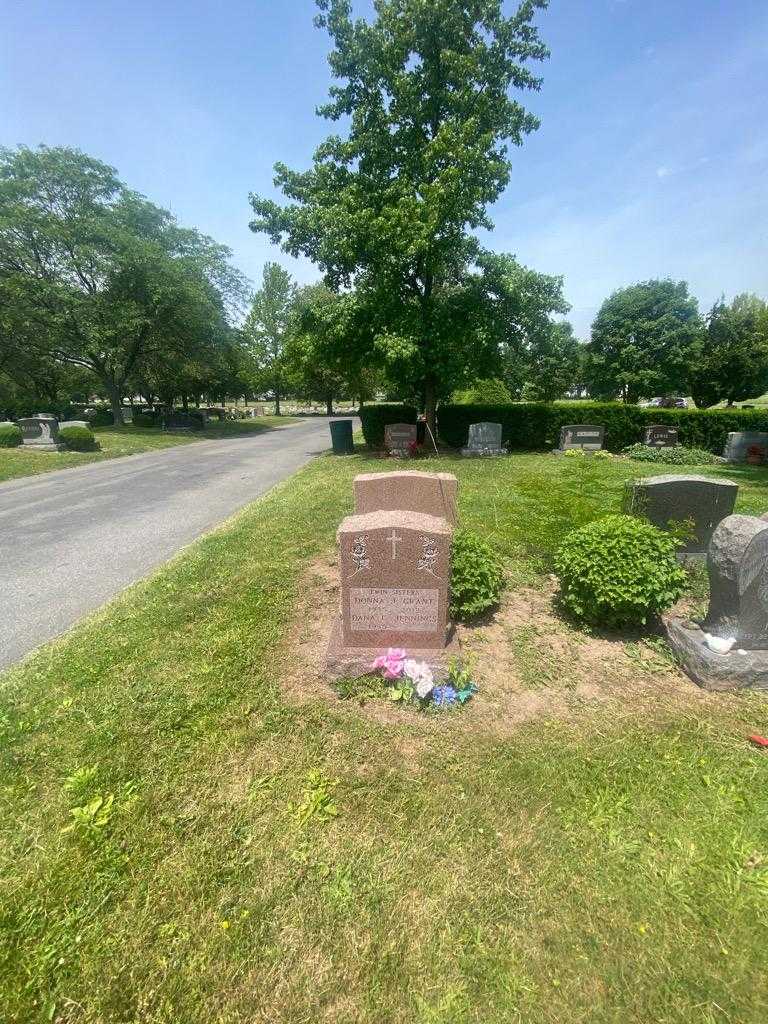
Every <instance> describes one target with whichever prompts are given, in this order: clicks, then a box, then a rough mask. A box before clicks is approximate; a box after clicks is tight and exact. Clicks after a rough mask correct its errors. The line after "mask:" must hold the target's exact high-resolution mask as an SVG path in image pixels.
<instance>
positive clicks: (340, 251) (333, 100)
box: [251, 0, 547, 421]
mask: <svg viewBox="0 0 768 1024" xmlns="http://www.w3.org/2000/svg"><path fill="white" fill-rule="evenodd" d="M318 7H319V10H320V14H319V16H318V17H317V19H316V23H317V24H318V25H319V26H320V27H324V28H326V29H327V30H328V32H329V34H330V37H331V39H332V41H333V46H334V49H333V50H332V52H331V54H330V57H329V62H330V66H331V71H332V73H333V75H334V76H335V77H336V78H337V79H338V81H339V84H337V85H334V86H333V87H332V88H331V91H330V100H329V102H328V103H327V104H326V105H325V106H323V107H321V108H320V113H321V114H322V115H323V116H325V117H326V118H329V119H330V120H332V121H340V120H341V119H346V118H348V130H347V132H346V134H345V135H344V136H341V135H331V136H330V137H329V138H328V139H326V141H325V142H324V143H323V144H322V145H321V146H320V147H319V149H318V150H317V151H316V153H315V157H314V163H313V166H312V168H311V169H310V170H309V171H306V172H303V173H301V172H297V171H292V170H289V169H288V168H287V167H286V166H285V165H284V164H277V166H276V184H277V185H278V186H279V187H280V188H281V189H282V190H283V192H284V193H285V195H286V197H287V198H288V200H289V203H288V205H285V206H281V205H279V204H277V203H275V202H274V201H272V200H269V199H265V198H262V197H258V196H253V195H252V196H251V203H252V206H253V209H254V213H255V218H254V220H253V221H252V223H251V227H252V228H253V230H254V231H266V232H267V233H268V234H269V235H270V236H271V238H272V239H273V240H274V241H276V242H281V243H282V244H283V247H284V248H285V250H286V251H288V252H290V253H292V254H294V255H299V254H303V255H305V256H308V257H309V258H310V259H311V260H313V261H314V262H315V263H316V264H317V265H318V266H319V267H320V268H321V270H322V271H323V273H324V275H325V279H326V283H327V284H328V285H330V286H331V287H332V288H334V289H338V288H341V287H349V286H351V285H352V284H354V287H355V291H356V294H357V296H358V300H359V301H361V302H364V303H366V304H367V305H368V307H369V309H370V311H371V313H370V323H371V326H372V331H371V335H370V337H371V339H372V340H371V346H372V351H371V355H372V356H374V357H376V358H378V359H379V360H380V361H381V363H382V364H383V365H384V366H385V367H386V369H387V372H388V374H389V375H390V376H392V377H394V378H399V379H400V380H408V381H409V382H410V383H411V384H414V383H415V385H416V387H417V390H419V391H420V392H421V393H422V394H423V396H424V402H425V406H426V411H427V416H428V418H429V419H430V420H431V421H434V411H435V405H436V401H437V399H438V397H439V396H440V395H441V394H446V393H448V392H449V391H450V390H452V388H453V386H454V385H455V384H456V383H457V382H459V381H460V380H461V378H462V375H463V374H464V372H465V369H466V366H467V364H468V363H470V362H471V361H472V359H471V353H468V352H467V351H466V350H467V348H468V347H470V346H471V345H472V344H473V343H475V342H477V341H478V337H479V336H478V334H477V332H472V331H467V330H466V329H465V328H466V327H467V326H468V325H470V324H471V321H472V317H473V316H474V314H475V313H476V309H473V308H472V307H471V305H470V304H468V303H467V302H461V301H457V300H456V290H457V288H459V287H460V285H461V284H462V282H463V280H464V277H465V275H466V273H467V270H468V268H471V267H472V265H473V264H474V263H475V262H476V260H477V257H478V254H479V251H480V250H479V245H478V242H477V240H476V238H475V237H474V236H473V235H472V231H474V230H476V229H477V228H480V227H486V228H490V227H491V226H492V225H491V223H490V220H489V218H488V214H487V208H488V206H489V205H490V204H492V203H493V202H494V201H495V200H496V199H497V198H498V197H499V195H500V194H501V192H502V191H503V190H504V188H505V187H506V185H507V182H508V180H509V174H510V162H509V159H508V152H507V144H508V143H510V142H511V143H513V144H515V145H520V144H521V143H522V140H523V138H524V136H525V135H526V134H527V133H528V132H531V131H533V130H534V129H535V128H536V127H537V126H538V121H537V119H536V118H535V117H534V116H533V115H532V114H530V113H529V112H527V111H526V110H525V109H524V108H523V107H522V106H521V104H520V103H519V102H518V100H517V99H515V98H514V97H513V96H512V95H511V90H512V89H518V90H529V89H538V88H539V85H540V80H539V79H538V78H537V77H536V76H535V75H534V74H533V73H532V72H531V70H530V69H529V68H528V67H527V64H528V62H530V61H536V60H542V59H544V58H545V57H546V56H547V50H546V48H545V46H544V45H543V43H542V42H541V40H540V39H539V36H538V33H537V30H536V28H535V26H534V24H533V18H534V15H535V13H536V11H537V9H541V8H544V7H546V0H524V2H523V3H521V4H520V5H519V6H518V7H517V9H516V10H515V12H514V13H513V14H511V15H510V16H507V15H505V14H504V12H503V9H502V0H470V2H467V0H430V2H429V3H427V2H425V0H377V2H376V3H375V10H376V17H375V20H373V21H372V22H367V21H364V20H353V18H352V15H351V3H350V0H318ZM457 314H462V315H463V319H462V320H459V321H457V320H455V319H454V320H453V321H452V322H449V317H450V316H451V315H453V316H454V317H455V316H456V315H457ZM480 362H482V359H481V360H480ZM476 370H477V372H482V370H481V367H479V366H478V367H477V368H476ZM477 372H475V373H474V374H473V375H474V376H477Z"/></svg>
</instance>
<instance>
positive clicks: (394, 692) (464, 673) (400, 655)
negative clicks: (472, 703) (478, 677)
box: [371, 647, 478, 709]
mask: <svg viewBox="0 0 768 1024" xmlns="http://www.w3.org/2000/svg"><path fill="white" fill-rule="evenodd" d="M371 667H372V668H373V670H374V671H380V672H381V674H382V676H383V678H384V679H385V680H386V682H387V688H388V695H389V699H390V700H392V701H395V702H399V703H402V704H414V705H416V706H417V707H419V708H422V709H426V708H429V707H434V708H441V709H445V708H451V707H461V706H463V705H464V704H466V703H467V701H468V700H470V699H471V698H472V697H473V696H474V695H475V694H476V693H477V689H478V688H477V684H476V683H475V682H474V681H473V679H472V675H471V670H470V668H469V666H466V665H462V664H461V663H460V662H459V661H458V660H457V659H456V658H452V659H451V661H450V662H449V664H448V668H447V669H446V671H445V679H441V680H437V679H435V673H434V672H433V670H432V668H431V667H430V666H429V665H428V664H427V662H425V661H417V660H416V659H415V658H409V657H408V652H407V651H406V650H405V649H404V648H403V647H390V648H389V649H388V650H387V653H386V654H381V655H379V657H378V658H376V659H375V661H374V662H373V665H372V666H371Z"/></svg>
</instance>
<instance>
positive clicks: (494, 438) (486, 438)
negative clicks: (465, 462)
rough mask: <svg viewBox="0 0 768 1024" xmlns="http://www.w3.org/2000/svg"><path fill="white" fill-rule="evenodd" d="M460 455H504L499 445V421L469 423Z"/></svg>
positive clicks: (504, 451) (504, 452) (503, 449)
mask: <svg viewBox="0 0 768 1024" xmlns="http://www.w3.org/2000/svg"><path fill="white" fill-rule="evenodd" d="M461 454H462V455H469V456H471V455H506V454H507V450H506V448H502V445H501V424H500V423H471V424H470V427H469V438H468V440H467V446H466V448H462V449H461Z"/></svg>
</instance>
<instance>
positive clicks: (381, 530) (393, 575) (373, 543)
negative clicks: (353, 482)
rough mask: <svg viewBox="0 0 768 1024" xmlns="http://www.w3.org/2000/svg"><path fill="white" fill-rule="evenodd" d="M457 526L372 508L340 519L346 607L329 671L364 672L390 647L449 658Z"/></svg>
mask: <svg viewBox="0 0 768 1024" xmlns="http://www.w3.org/2000/svg"><path fill="white" fill-rule="evenodd" d="M452 533H453V528H452V526H451V525H450V523H449V522H448V521H447V520H446V519H443V518H440V517H437V516H429V515H424V514H421V513H418V512H401V511H379V512H369V513H367V514H365V515H355V516H348V517H347V518H346V519H344V520H343V521H342V523H341V526H340V527H339V530H338V533H337V541H338V549H339V571H340V574H341V607H340V615H339V621H338V622H337V624H336V628H335V630H334V633H333V635H332V637H331V642H330V645H329V648H328V659H327V668H328V670H329V672H331V673H332V674H334V675H351V676H358V675H363V674H365V673H366V672H369V671H370V670H371V665H372V663H373V661H374V659H375V658H376V657H377V656H378V655H379V654H381V653H382V652H383V651H386V649H387V648H388V647H401V648H405V649H406V650H407V652H408V655H409V657H413V658H417V659H419V660H424V661H427V662H428V663H430V664H431V665H433V667H435V668H437V667H438V666H443V665H444V661H445V657H446V653H447V651H448V649H449V645H450V641H451V632H450V627H449V621H448V602H449V583H450V566H451V556H450V548H451V536H452Z"/></svg>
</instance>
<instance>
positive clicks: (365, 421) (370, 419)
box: [360, 404, 417, 448]
mask: <svg viewBox="0 0 768 1024" xmlns="http://www.w3.org/2000/svg"><path fill="white" fill-rule="evenodd" d="M416 416H417V414H416V410H415V409H414V408H413V406H412V405H394V404H388V405H364V406H363V408H362V409H361V410H360V423H361V425H362V428H363V437H364V438H365V443H366V444H367V445H368V446H369V448H383V447H384V428H385V427H386V425H387V424H388V423H415V422H416Z"/></svg>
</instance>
